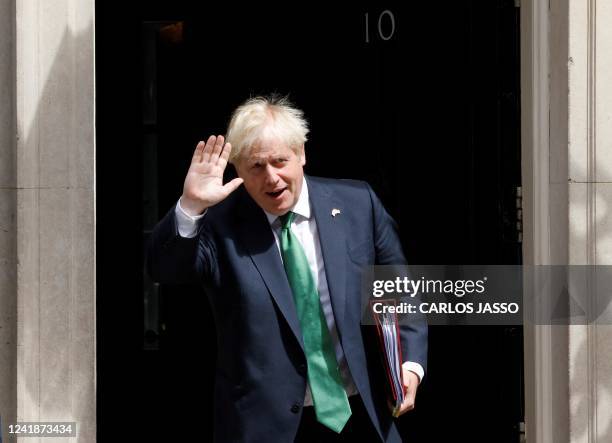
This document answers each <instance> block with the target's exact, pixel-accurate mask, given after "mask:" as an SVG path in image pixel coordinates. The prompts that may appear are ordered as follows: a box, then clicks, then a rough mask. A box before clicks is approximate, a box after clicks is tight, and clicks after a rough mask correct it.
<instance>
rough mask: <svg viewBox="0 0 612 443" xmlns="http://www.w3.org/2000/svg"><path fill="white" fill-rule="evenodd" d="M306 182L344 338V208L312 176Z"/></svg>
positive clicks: (335, 310) (328, 282)
mask: <svg viewBox="0 0 612 443" xmlns="http://www.w3.org/2000/svg"><path fill="white" fill-rule="evenodd" d="M306 180H307V182H308V193H309V197H310V205H311V209H312V212H313V214H314V217H315V220H316V221H317V230H318V231H319V242H320V245H321V252H322V254H323V261H324V263H325V274H326V276H327V285H328V287H329V296H330V299H331V303H332V308H333V311H334V317H335V320H336V329H337V330H338V334H339V335H340V338H342V331H344V312H345V306H346V291H345V277H346V230H345V229H346V227H345V223H344V221H343V217H342V208H343V205H342V202H341V201H340V200H338V199H337V198H336V197H335V196H334V195H333V193H332V192H330V190H329V188H328V187H326V186H325V185H324V184H322V183H320V182H318V181H317V180H316V179H313V178H311V177H308V176H307V177H306ZM338 211H340V212H339V213H338ZM332 214H334V215H332Z"/></svg>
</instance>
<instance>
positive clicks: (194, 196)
mask: <svg viewBox="0 0 612 443" xmlns="http://www.w3.org/2000/svg"><path fill="white" fill-rule="evenodd" d="M224 142H225V139H224V138H223V136H222V135H219V136H217V137H215V136H214V135H211V136H210V137H208V140H207V141H206V143H204V142H203V141H201V142H200V143H198V145H197V146H196V148H195V151H194V152H193V157H192V159H191V165H190V166H189V171H188V172H187V176H186V177H185V183H184V185H183V195H182V196H181V207H182V208H183V209H184V210H185V211H186V212H187V213H188V214H190V215H198V214H201V213H202V212H204V211H205V210H206V208H209V207H211V206H213V205H216V204H217V203H219V202H220V201H222V200H224V199H225V198H226V197H227V196H228V195H230V194H231V193H232V192H233V191H235V190H236V189H237V188H238V186H240V185H241V184H242V181H243V180H242V179H241V178H235V179H233V180H232V181H230V182H228V183H226V184H225V185H224V184H223V171H225V167H226V166H227V159H228V158H229V155H230V151H231V149H232V146H231V145H230V144H229V143H224Z"/></svg>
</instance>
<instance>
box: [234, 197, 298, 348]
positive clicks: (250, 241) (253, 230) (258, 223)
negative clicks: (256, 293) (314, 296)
mask: <svg viewBox="0 0 612 443" xmlns="http://www.w3.org/2000/svg"><path fill="white" fill-rule="evenodd" d="M244 194H245V198H244V199H243V204H241V205H240V206H239V207H240V211H239V214H238V215H239V217H240V218H241V220H240V221H239V235H240V237H241V240H242V242H243V244H244V245H245V246H246V248H247V249H248V251H249V254H250V255H251V259H252V260H253V263H254V264H255V267H256V268H257V270H258V271H259V274H260V275H261V278H262V279H263V281H264V283H265V285H266V287H267V288H268V291H269V292H270V294H271V295H272V298H273V299H274V302H275V303H276V306H277V307H278V309H279V310H280V311H281V313H282V314H283V316H284V317H285V319H286V320H287V323H288V324H289V327H290V328H291V330H292V331H293V334H294V335H295V337H296V339H297V341H298V343H299V344H300V346H301V347H302V350H303V349H304V343H303V340H302V333H301V328H300V323H299V320H298V317H297V311H296V309H295V302H294V301H293V294H292V292H291V288H290V286H289V282H288V280H287V274H286V273H285V268H284V267H283V263H282V261H281V259H280V254H279V252H278V247H277V246H276V241H275V239H274V234H273V233H272V229H271V228H270V224H269V223H268V219H267V218H266V215H265V213H264V212H263V211H262V210H261V208H259V206H257V204H256V203H255V202H254V201H253V200H252V199H251V198H250V197H249V196H248V194H247V193H246V191H245V192H244Z"/></svg>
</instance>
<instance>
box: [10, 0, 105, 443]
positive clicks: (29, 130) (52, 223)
mask: <svg viewBox="0 0 612 443" xmlns="http://www.w3.org/2000/svg"><path fill="white" fill-rule="evenodd" d="M93 3H94V2H93V0H91V1H82V0H52V1H50V0H24V1H11V0H2V1H1V2H0V20H1V21H2V24H1V26H0V34H1V36H0V56H1V57H2V59H1V60H2V62H0V85H1V86H0V87H1V88H2V91H3V93H2V101H1V102H0V116H1V119H0V125H1V126H0V128H1V130H0V159H1V161H0V169H1V172H0V183H1V185H0V186H1V189H0V192H1V194H0V195H1V200H0V202H1V203H0V208H1V209H0V223H1V226H0V227H1V229H0V247H1V249H0V254H1V256H2V267H1V268H2V272H1V273H0V291H1V292H0V309H1V311H0V312H1V314H0V315H1V320H0V326H1V327H2V329H0V338H1V339H2V341H1V342H0V343H1V344H0V346H1V347H2V348H1V349H2V351H1V353H0V365H1V366H0V411H2V414H3V416H2V419H3V423H4V425H5V426H4V428H5V431H6V424H8V423H10V422H14V421H16V420H17V421H52V420H57V421H75V422H77V423H78V438H77V441H79V442H93V441H95V435H96V428H95V426H96V420H95V411H96V401H95V399H96V397H95V379H96V377H95V368H96V367H95V350H96V339H95V337H96V332H95V331H96V328H95V193H94V184H95V149H94V147H95V143H94V142H95V132H94V32H93V29H94V9H93ZM9 97H10V99H8V98H9ZM4 437H5V438H6V437H7V436H6V434H5V435H4ZM32 441H36V439H34V440H32ZM57 441H66V442H67V441H75V440H74V439H68V438H66V439H57Z"/></svg>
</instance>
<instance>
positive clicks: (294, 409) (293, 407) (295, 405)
mask: <svg viewBox="0 0 612 443" xmlns="http://www.w3.org/2000/svg"><path fill="white" fill-rule="evenodd" d="M291 412H293V413H294V414H297V413H298V412H300V405H298V404H297V403H296V404H294V405H293V406H291Z"/></svg>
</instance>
